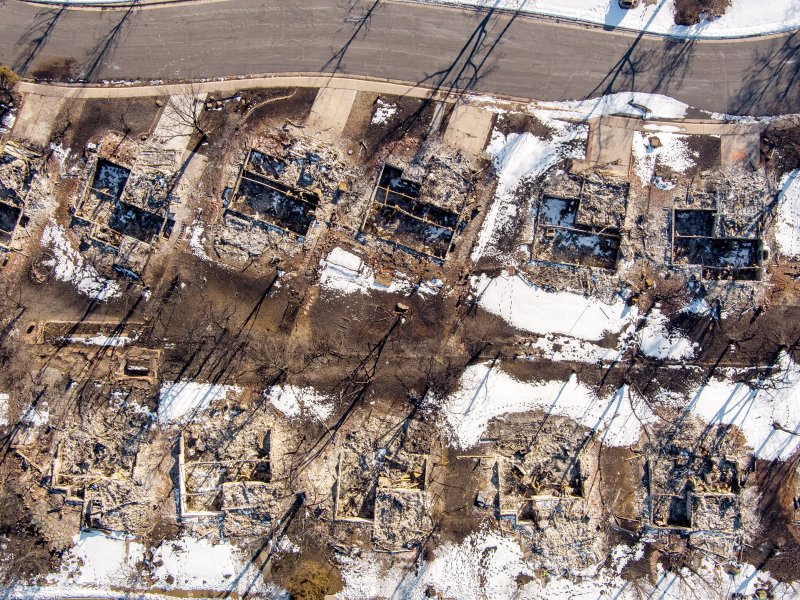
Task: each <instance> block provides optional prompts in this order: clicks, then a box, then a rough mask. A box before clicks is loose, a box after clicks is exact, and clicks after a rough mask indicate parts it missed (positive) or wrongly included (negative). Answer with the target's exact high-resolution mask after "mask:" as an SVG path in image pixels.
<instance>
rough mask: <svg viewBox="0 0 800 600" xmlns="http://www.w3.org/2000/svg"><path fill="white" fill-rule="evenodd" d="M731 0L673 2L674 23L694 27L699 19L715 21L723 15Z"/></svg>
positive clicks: (684, 0)
mask: <svg viewBox="0 0 800 600" xmlns="http://www.w3.org/2000/svg"><path fill="white" fill-rule="evenodd" d="M730 4H731V0H675V23H676V24H678V25H696V24H698V23H699V22H700V19H701V17H703V16H705V17H706V18H707V19H716V18H717V17H721V16H722V15H724V14H725V11H726V10H728V7H729V6H730Z"/></svg>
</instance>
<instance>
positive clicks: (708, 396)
mask: <svg viewBox="0 0 800 600" xmlns="http://www.w3.org/2000/svg"><path fill="white" fill-rule="evenodd" d="M777 366H778V367H779V369H780V372H779V373H778V374H777V375H775V376H773V377H770V378H767V379H765V380H763V381H757V382H755V383H753V384H751V385H748V384H747V383H743V382H733V381H730V380H728V379H723V378H712V379H711V380H709V381H708V382H707V383H705V384H704V385H700V386H698V387H697V388H695V389H694V390H693V391H692V392H690V393H689V394H686V395H676V394H664V395H663V396H662V399H665V400H672V401H673V402H674V403H675V405H676V406H678V407H681V408H684V407H685V409H686V410H688V411H691V412H693V413H695V414H697V415H698V416H699V417H701V418H702V419H703V420H705V421H706V422H708V423H709V424H710V425H715V424H728V425H736V426H737V427H738V428H739V429H741V431H742V433H743V434H744V437H745V439H746V440H747V443H748V444H749V445H750V446H751V447H752V448H753V450H754V454H755V455H756V456H757V457H759V458H763V459H764V460H786V459H787V458H789V456H791V455H792V454H793V453H794V452H795V450H796V449H797V448H798V446H800V435H799V434H800V367H798V365H797V364H796V363H795V362H794V361H793V360H792V359H791V357H789V356H788V355H787V354H785V353H782V354H781V355H780V357H779V358H778V363H777ZM687 400H688V401H689V402H688V404H687ZM776 426H777V427H776Z"/></svg>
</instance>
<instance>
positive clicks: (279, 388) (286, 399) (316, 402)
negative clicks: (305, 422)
mask: <svg viewBox="0 0 800 600" xmlns="http://www.w3.org/2000/svg"><path fill="white" fill-rule="evenodd" d="M264 396H265V397H266V398H267V399H268V400H269V401H270V403H271V404H272V406H274V407H275V408H276V409H278V410H279V411H280V412H281V413H283V414H284V415H286V416H287V417H290V418H291V417H297V416H299V415H300V412H301V410H305V411H308V412H310V413H312V414H314V415H316V416H317V418H319V419H320V420H322V421H324V420H325V419H328V418H330V416H331V415H332V414H333V402H332V401H331V399H330V398H329V397H328V396H326V395H324V394H320V393H319V392H317V391H316V390H315V389H314V388H311V387H297V386H294V385H275V386H272V387H271V388H269V389H267V390H264Z"/></svg>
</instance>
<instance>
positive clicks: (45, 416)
mask: <svg viewBox="0 0 800 600" xmlns="http://www.w3.org/2000/svg"><path fill="white" fill-rule="evenodd" d="M49 420H50V410H49V409H48V408H47V402H40V403H39V404H38V405H37V406H34V405H33V404H31V405H30V406H29V407H28V409H27V410H26V411H25V412H24V413H23V414H22V419H21V421H22V422H23V423H28V424H29V425H33V426H34V427H41V426H43V425H47V423H48V421H49Z"/></svg>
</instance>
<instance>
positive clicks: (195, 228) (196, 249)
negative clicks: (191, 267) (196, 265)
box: [189, 219, 212, 262]
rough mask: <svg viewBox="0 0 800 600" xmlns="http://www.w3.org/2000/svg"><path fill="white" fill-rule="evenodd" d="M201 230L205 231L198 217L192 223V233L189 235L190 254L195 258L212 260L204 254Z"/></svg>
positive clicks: (203, 239) (203, 240)
mask: <svg viewBox="0 0 800 600" xmlns="http://www.w3.org/2000/svg"><path fill="white" fill-rule="evenodd" d="M203 232H205V227H204V226H203V223H202V222H201V221H200V219H196V220H195V221H194V222H193V223H192V234H191V236H190V237H189V247H190V248H191V249H192V254H194V255H195V256H196V257H197V258H201V259H203V260H205V261H208V262H212V261H211V257H210V256H209V255H208V254H206V248H205V245H204V244H205V238H204V237H203Z"/></svg>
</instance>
